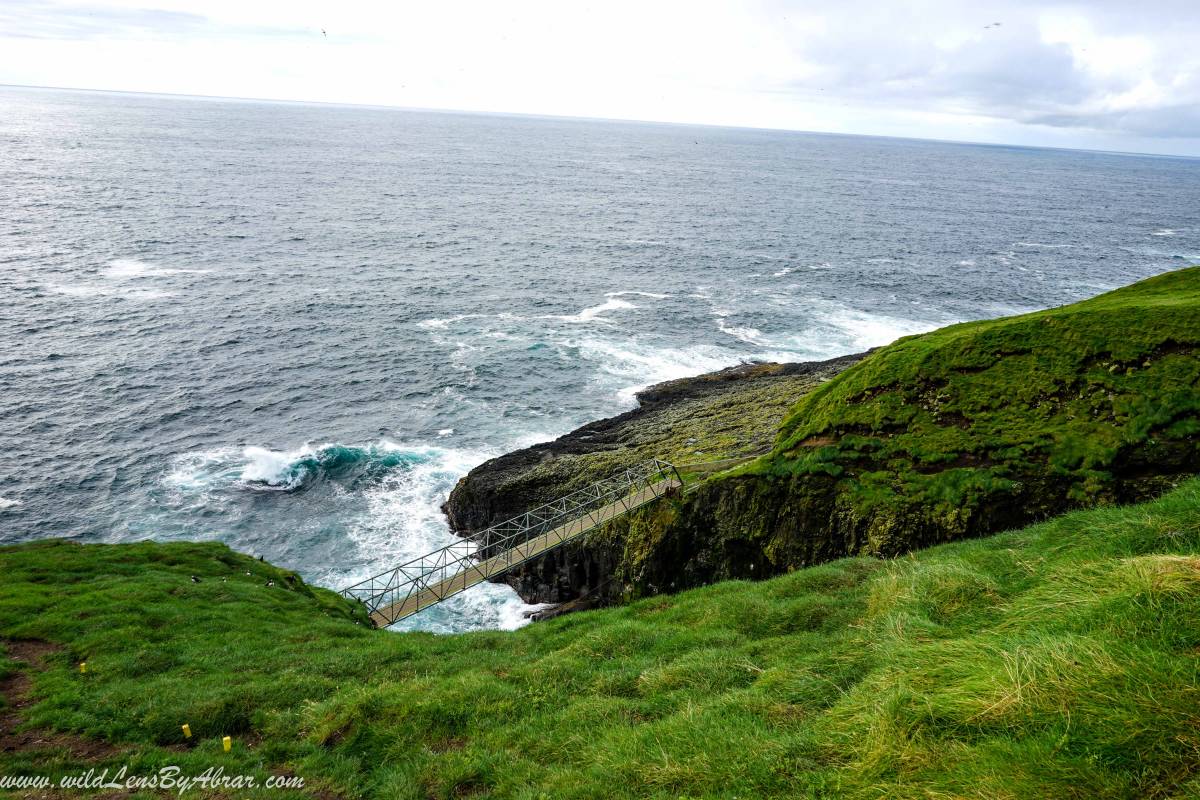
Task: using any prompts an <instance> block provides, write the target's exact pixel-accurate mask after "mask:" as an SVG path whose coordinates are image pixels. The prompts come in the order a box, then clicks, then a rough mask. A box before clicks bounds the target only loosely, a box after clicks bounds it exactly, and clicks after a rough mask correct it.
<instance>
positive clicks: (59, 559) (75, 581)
mask: <svg viewBox="0 0 1200 800" xmlns="http://www.w3.org/2000/svg"><path fill="white" fill-rule="evenodd" d="M0 574H2V575H3V576H4V578H3V581H2V582H0V636H3V637H4V641H5V644H6V647H7V648H8V649H9V651H10V652H12V653H14V654H20V653H26V652H29V651H30V643H29V640H31V639H35V640H42V641H45V642H51V643H54V644H55V645H56V647H55V648H53V649H47V650H46V652H44V654H42V655H41V656H39V657H38V658H36V659H33V658H30V662H31V664H26V665H25V666H19V665H18V663H17V662H14V661H7V662H4V663H5V666H3V667H0V669H2V670H4V672H3V674H2V675H0V679H2V680H3V685H4V687H5V691H6V693H8V694H9V695H10V698H11V699H13V700H14V701H16V702H22V700H23V699H24V698H23V697H18V696H17V695H18V694H20V693H22V692H23V691H24V690H23V689H22V688H21V682H20V681H19V680H18V678H22V677H25V676H28V677H31V678H32V686H31V687H28V691H29V692H30V696H31V698H32V699H34V700H36V702H35V703H33V704H32V705H29V706H27V707H23V708H21V709H19V710H18V716H19V717H20V719H21V720H23V722H22V724H23V725H24V726H25V727H26V728H33V729H36V730H35V731H34V733H36V734H37V735H26V736H25V737H24V739H22V740H21V741H22V742H23V744H21V746H19V747H18V748H17V749H13V750H8V749H5V750H3V751H2V752H0V775H14V774H21V773H48V774H59V773H62V772H64V771H68V770H73V769H75V768H76V767H78V766H79V765H81V764H99V765H106V764H107V765H113V766H118V765H121V764H130V765H131V772H141V773H145V772H149V771H151V770H153V769H155V768H156V767H158V766H160V765H164V764H177V765H179V766H180V767H181V768H182V770H183V772H184V773H185V774H188V773H190V774H198V773H201V772H203V770H204V769H205V768H206V767H209V766H215V765H220V766H222V767H224V768H225V770H226V773H227V774H237V773H251V774H256V775H258V776H259V777H260V778H265V776H266V775H267V774H268V773H277V774H278V773H287V774H293V775H300V776H302V777H304V778H305V779H306V781H307V786H306V790H305V793H307V794H313V795H315V796H321V797H325V798H329V797H348V798H352V797H381V798H383V797H387V798H426V797H438V798H451V797H508V798H539V797H546V798H613V797H618V798H620V797H630V798H632V797H661V798H679V797H726V798H733V797H740V798H752V797H753V798H759V797H831V798H832V797H861V798H877V797H912V798H918V797H919V798H931V797H934V798H943V797H944V798H949V797H978V798H1008V797H1013V798H1018V797H1022V798H1023V797H1039V798H1052V797H1071V798H1109V797H1113V798H1116V797H1122V798H1126V797H1127V798H1135V797H1136V798H1146V797H1151V798H1153V797H1162V798H1168V797H1200V774H1198V772H1200V481H1191V482H1188V483H1186V484H1185V485H1184V486H1182V487H1181V488H1179V489H1178V490H1176V491H1175V492H1173V493H1172V494H1170V495H1168V496H1166V497H1164V498H1162V499H1160V500H1157V501H1154V502H1151V503H1147V504H1144V505H1139V506H1130V507H1117V508H1104V509H1096V510H1091V511H1085V512H1076V513H1072V514H1069V515H1066V516H1063V517H1060V518H1057V519H1055V520H1052V521H1049V522H1046V523H1043V524H1039V525H1035V526H1032V527H1029V528H1025V529H1022V530H1018V531H1015V532H1010V533H1005V534H1001V535H998V536H995V537H992V538H988V539H978V540H972V541H967V542H958V543H954V544H949V545H944V546H940V547H937V548H933V549H929V550H926V551H922V552H919V553H916V554H913V555H911V556H908V557H904V558H902V559H898V560H892V561H884V560H878V559H872V558H857V559H847V560H841V561H836V562H833V563H829V564H825V565H821V566H817V567H813V568H809V569H802V570H797V571H795V572H793V573H791V574H789V575H785V576H782V577H778V578H775V579H773V580H769V581H762V582H758V583H746V582H727V583H723V584H719V585H716V586H711V587H707V588H702V589H697V590H693V591H690V592H686V593H682V594H678V595H674V596H669V597H668V596H664V597H654V598H649V599H647V600H644V601H641V602H638V603H634V604H631V605H629V606H625V607H620V608H614V609H609V610H604V611H599V612H591V613H586V614H576V615H571V616H567V617H563V618H560V619H557V620H553V621H550V622H546V623H539V624H537V625H534V626H531V627H528V628H525V629H522V630H519V631H516V632H513V633H500V632H493V633H474V634H467V635H460V636H447V637H436V636H432V635H427V634H393V633H389V632H386V631H374V630H369V629H367V628H365V627H364V626H363V625H360V624H357V623H358V620H357V619H356V617H355V615H354V612H353V609H351V608H350V607H348V606H346V605H344V604H343V603H342V602H341V601H340V600H339V599H338V598H337V597H336V596H334V595H332V594H330V593H328V592H325V591H322V590H315V589H310V588H309V587H307V586H305V585H303V584H302V583H300V582H299V581H298V580H297V579H295V578H294V576H291V575H289V574H288V573H285V572H282V571H280V570H276V569H274V568H273V567H270V566H269V565H266V564H262V563H260V562H257V561H254V560H251V559H249V558H246V557H243V556H240V555H237V554H235V553H232V552H231V551H229V550H228V549H226V548H225V547H223V546H221V545H218V544H163V545H159V544H150V543H146V544H131V545H112V546H102V545H89V546H80V545H74V544H69V543H66V542H47V543H40V544H33V545H27V546H18V547H8V548H0ZM193 576H194V577H195V578H196V579H197V580H198V582H196V581H193V579H192V578H193ZM268 584H272V585H268ZM81 661H86V662H87V665H88V667H87V672H86V673H82V674H81V673H80V672H79V669H78V664H79V662H81ZM33 664H36V666H35V665H33ZM6 713H7V714H8V716H7V717H6V718H12V716H13V713H12V709H11V708H10V709H9V711H8V712H6ZM183 723H188V724H189V725H190V726H191V729H192V731H193V732H194V734H195V735H194V737H193V739H191V740H185V739H184V738H183V737H182V734H181V731H180V727H179V726H180V725H181V724H183ZM26 733H27V734H28V733H29V731H26ZM223 735H230V736H232V737H233V739H234V746H233V750H232V752H231V753H229V754H225V753H223V752H222V749H221V745H220V737H221V736H223ZM6 736H8V735H7V734H6ZM8 738H9V739H11V738H12V737H11V736H8ZM95 741H100V742H104V743H106V744H105V745H104V746H103V747H95V746H90V745H88V743H89V742H95ZM6 747H7V745H6ZM194 791H198V790H194ZM284 794H286V793H284ZM213 796H231V797H232V796H238V797H243V796H272V797H278V796H281V794H280V793H279V792H275V791H266V790H262V791H250V792H246V791H237V792H218V793H216V794H215V795H213Z"/></svg>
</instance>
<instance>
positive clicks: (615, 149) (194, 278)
mask: <svg viewBox="0 0 1200 800" xmlns="http://www.w3.org/2000/svg"><path fill="white" fill-rule="evenodd" d="M1198 210H1200V161H1196V160H1188V159H1179V158H1153V157H1140V156H1129V155H1114V154H1100V153H1090V152H1069V151H1061V150H1038V149H1029V148H1014V147H995V146H978V145H964V144H950V143H934V142H927V141H910V140H896V139H880V138H864V137H847V136H832V135H816V134H804V133H789V132H779V131H760V130H740V129H728V128H706V127H688V126H676V125H657V124H635V123H624V122H607V121H588V120H566V119H545V118H530V117H510V116H496V115H468V114H457V113H434V112H419V111H408V110H397V109H385V108H362V107H337V106H320V105H304V104H289V103H266V102H244V101H228V100H212V99H201V98H172V97H154V96H138V95H123V94H105V93H82V92H67V91H48V90H29V89H17V88H0V542H19V541H26V540H30V539H37V538H43V537H49V536H65V537H71V538H73V539H76V540H79V541H85V542H126V541H135V540H141V539H155V540H159V541H171V540H220V541H224V542H227V543H229V544H230V545H231V546H232V547H234V548H236V549H238V550H240V551H243V552H247V553H250V554H253V555H261V556H263V557H264V558H266V559H267V560H269V561H272V562H274V563H276V564H279V565H282V566H285V567H289V568H292V569H295V570H297V571H299V572H300V573H301V574H302V575H303V576H304V577H305V578H306V579H307V580H309V581H311V582H314V583H317V584H320V585H323V586H328V587H334V588H336V587H340V586H343V585H345V584H347V583H350V582H352V581H355V580H358V579H361V578H363V577H366V576H367V575H369V574H372V573H373V572H377V571H381V570H383V569H386V568H387V567H389V566H391V565H394V564H396V563H398V562H400V561H403V560H405V559H407V558H411V557H415V556H417V555H420V554H422V553H424V552H426V551H428V550H430V549H432V548H435V547H438V546H440V545H442V544H445V543H448V542H450V541H453V536H452V534H450V532H449V530H448V529H447V526H446V523H445V520H444V518H443V516H442V514H441V512H440V510H439V505H440V504H441V503H442V502H443V501H444V500H445V497H446V495H447V494H448V493H449V491H450V489H451V488H452V487H453V485H454V482H455V481H456V480H457V479H458V478H459V477H460V476H461V475H463V474H464V473H465V472H466V471H467V470H469V469H470V468H471V467H473V466H475V465H477V464H479V463H481V462H483V461H484V460H486V459H488V458H489V457H492V456H495V455H498V454H500V453H503V452H505V451H507V450H511V449H513V448H517V447H522V446H525V445H528V444H532V443H534V442H537V441H541V440H546V439H550V438H553V437H555V436H557V435H559V434H562V433H564V432H566V431H568V430H570V429H572V428H573V427H575V426H578V425H580V424H582V423H584V422H586V421H588V420H591V419H595V418H598V417H602V416H606V415H611V414H614V413H618V412H620V411H623V410H625V409H628V408H629V407H631V405H632V404H633V403H634V402H635V400H634V393H635V392H636V391H637V389H638V388H640V387H642V386H645V385H647V384H651V383H654V382H657V381H662V380H666V379H670V378H679V377H683V376H686V375H692V374H696V373H700V372H704V371H708V370H714V369H718V368H721V367H725V366H729V365H732V364H736V363H738V362H740V361H744V360H748V359H774V360H804V359H821V358H828V357H831V356H835V355H838V354H841V353H848V352H855V351H861V350H863V349H865V348H868V347H872V346H875V345H881V344H886V343H888V342H890V341H892V340H894V339H895V338H896V337H899V336H903V335H906V334H911V333H917V332H920V331H925V330H929V329H931V328H934V327H937V326H940V325H945V324H947V323H951V322H955V321H959V320H967V319H978V318H983V317H994V316H998V315H1002V314H1012V313H1017V312H1021V311H1027V310H1032V309H1037V308H1043V307H1046V306H1053V305H1060V304H1063V303H1068V302H1071V301H1074V300H1079V299H1081V298H1084V297H1088V296H1090V295H1094V294H1097V293H1099V292H1103V291H1105V290H1107V289H1111V288H1115V287H1117V286H1121V285H1123V284H1127V283H1130V282H1132V281H1135V280H1138V279H1139V278H1143V277H1146V276H1149V275H1153V274H1156V273H1160V272H1163V271H1166V270H1169V269H1174V268H1177V267H1181V266H1184V265H1186V264H1189V263H1196V262H1200V217H1198V216H1197V213H1198ZM524 610H525V606H523V604H522V603H521V601H520V599H519V598H517V597H516V596H515V595H514V594H513V593H512V592H511V591H510V590H509V589H508V588H507V587H503V586H493V585H488V586H482V587H477V588H476V589H473V590H472V591H470V592H468V593H466V594H465V595H462V596H460V597H458V598H456V599H455V600H453V601H451V602H450V603H447V604H445V605H444V606H442V607H439V608H436V609H433V610H430V611H428V612H425V613H423V614H421V615H418V616H417V617H415V618H413V619H412V620H410V621H409V622H408V623H406V625H407V627H415V628H424V629H429V630H436V631H454V630H467V629H472V628H480V627H483V628H488V627H493V628H494V627H514V626H516V625H519V624H521V622H522V620H523V617H522V612H523V611H524Z"/></svg>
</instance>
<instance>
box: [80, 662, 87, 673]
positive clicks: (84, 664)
mask: <svg viewBox="0 0 1200 800" xmlns="http://www.w3.org/2000/svg"><path fill="white" fill-rule="evenodd" d="M79 671H80V672H87V662H86V661H80V662H79Z"/></svg>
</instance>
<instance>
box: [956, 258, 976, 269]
mask: <svg viewBox="0 0 1200 800" xmlns="http://www.w3.org/2000/svg"><path fill="white" fill-rule="evenodd" d="M958 265H959V266H960V267H973V266H975V261H974V259H970V258H964V259H963V260H962V261H960V262H958Z"/></svg>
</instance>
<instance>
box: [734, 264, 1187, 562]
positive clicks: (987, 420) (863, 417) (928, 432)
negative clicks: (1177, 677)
mask: <svg viewBox="0 0 1200 800" xmlns="http://www.w3.org/2000/svg"><path fill="white" fill-rule="evenodd" d="M1198 353H1200V267H1192V268H1188V269H1182V270H1178V271H1175V272H1171V273H1167V274H1164V275H1160V276H1157V277H1154V278H1150V279H1148V280H1144V281H1141V282H1140V283H1136V284H1133V285H1132V286H1127V287H1125V288H1122V289H1118V290H1116V291H1113V292H1109V293H1107V294H1104V295H1101V296H1099V297H1095V298H1092V299H1090V300H1086V301H1083V302H1080V303H1075V304H1073V305H1069V306H1064V307H1061V308H1055V309H1048V310H1045V311H1039V312H1035V313H1032V314H1024V315H1021V316H1016V317H1007V318H1003V319H996V320H987V321H982V322H969V323H963V324H959V325H951V326H949V327H946V328H942V329H940V330H936V331H933V332H931V333H927V334H923V335H919V336H910V337H905V338H903V339H900V340H899V341H897V342H896V343H894V344H892V345H890V346H888V347H885V348H882V349H881V350H879V351H878V352H876V353H874V354H873V355H871V356H870V357H868V358H867V359H865V360H863V361H862V362H860V363H859V364H857V365H855V366H853V367H851V368H850V369H848V370H846V371H845V372H843V373H841V374H840V375H838V376H837V377H836V378H834V379H833V380H831V381H829V382H827V383H825V384H824V385H822V386H821V387H819V388H817V389H815V390H814V391H812V392H810V393H809V394H807V395H805V396H804V397H803V398H801V399H800V400H799V401H798V402H797V403H796V404H795V405H794V407H793V408H792V410H791V411H790V412H789V414H788V416H787V418H786V419H785V420H784V422H783V424H782V426H781V429H780V432H779V435H778V437H777V439H776V443H775V447H774V450H773V452H772V453H771V454H770V455H768V456H765V457H764V458H762V459H760V460H758V461H757V462H755V463H754V464H752V465H750V466H748V467H746V468H743V469H742V470H740V471H739V472H740V474H756V475H762V476H765V477H767V478H772V479H784V480H799V481H801V482H805V481H807V484H806V485H809V486H811V490H810V491H811V492H817V493H819V492H831V497H832V498H834V499H831V500H829V501H828V502H829V504H830V505H831V506H835V507H836V511H835V512H834V513H835V515H836V516H837V517H838V519H839V520H840V521H841V522H840V524H841V525H842V527H843V528H845V529H855V530H860V531H864V532H866V534H865V535H866V537H867V538H868V539H871V540H875V539H878V540H879V541H880V542H881V546H880V547H879V548H877V550H878V551H879V552H884V553H889V552H890V553H894V552H897V551H902V550H904V549H906V548H908V547H912V546H914V545H919V544H925V543H929V542H930V541H931V539H932V541H938V540H942V541H944V540H948V539H953V538H961V537H964V536H971V535H978V534H980V533H984V532H989V531H994V530H996V529H997V527H1011V526H1012V525H1014V524H1016V523H1018V522H1021V521H1028V520H1031V519H1037V518H1039V517H1045V516H1049V515H1052V514H1055V513H1060V512H1061V511H1063V510H1065V509H1067V508H1071V507H1081V506H1091V505H1094V504H1097V503H1114V502H1129V501H1131V500H1138V499H1145V498H1147V497H1152V496H1155V495H1157V494H1159V493H1161V492H1162V491H1164V490H1165V489H1167V488H1169V487H1170V486H1171V485H1172V484H1173V483H1174V482H1176V480H1177V478H1178V476H1180V475H1188V474H1193V473H1194V472H1195V471H1196V470H1197V468H1198V467H1200V358H1198V357H1197V354H1198ZM997 523H999V526H998V525H997ZM922 532H925V533H924V534H923V533H922ZM930 532H932V533H930ZM934 534H936V535H934Z"/></svg>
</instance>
